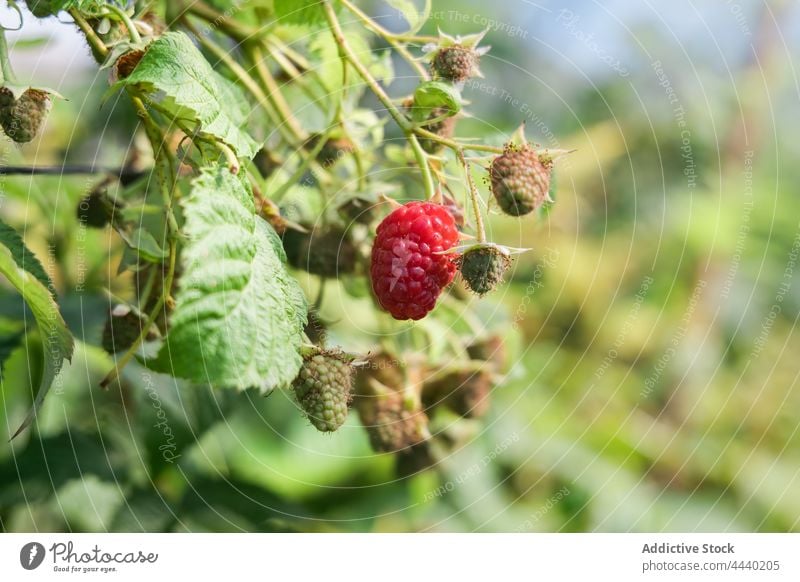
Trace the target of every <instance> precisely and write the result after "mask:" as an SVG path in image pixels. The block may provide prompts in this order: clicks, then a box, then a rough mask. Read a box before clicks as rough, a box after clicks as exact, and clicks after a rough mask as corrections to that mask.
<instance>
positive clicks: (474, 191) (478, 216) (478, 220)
mask: <svg viewBox="0 0 800 582" xmlns="http://www.w3.org/2000/svg"><path fill="white" fill-rule="evenodd" d="M456 156H458V161H459V162H461V167H462V168H463V169H464V176H465V178H466V179H467V186H468V187H469V197H470V200H471V201H472V211H473V212H474V214H475V228H476V230H477V231H478V242H479V243H485V242H486V230H485V229H484V226H483V214H482V213H481V208H480V202H479V200H480V198H479V196H478V188H477V187H476V186H475V180H473V179H472V172H471V171H470V169H469V162H467V159H466V158H465V157H464V150H458V151H457V152H456Z"/></svg>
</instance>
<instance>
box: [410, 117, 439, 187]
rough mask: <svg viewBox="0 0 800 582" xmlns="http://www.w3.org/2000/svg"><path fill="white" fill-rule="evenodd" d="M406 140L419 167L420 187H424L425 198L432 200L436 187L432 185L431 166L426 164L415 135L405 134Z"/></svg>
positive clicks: (426, 155) (424, 154)
mask: <svg viewBox="0 0 800 582" xmlns="http://www.w3.org/2000/svg"><path fill="white" fill-rule="evenodd" d="M406 138H407V139H408V143H409V144H410V145H411V151H412V152H414V158H416V160H417V165H419V169H420V171H421V172H422V185H423V186H424V187H425V198H426V199H428V200H432V199H433V198H434V197H435V196H436V186H435V185H434V183H433V174H432V173H431V166H430V164H428V154H426V153H425V150H423V149H422V146H421V145H420V143H419V140H418V139H417V136H416V135H414V134H413V133H411V132H407V133H406Z"/></svg>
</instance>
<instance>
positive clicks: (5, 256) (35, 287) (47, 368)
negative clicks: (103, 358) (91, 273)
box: [0, 244, 74, 438]
mask: <svg viewBox="0 0 800 582" xmlns="http://www.w3.org/2000/svg"><path fill="white" fill-rule="evenodd" d="M0 274H2V275H3V276H4V277H5V278H6V279H8V282H9V283H11V285H12V286H13V287H14V288H15V289H16V290H17V291H19V293H20V294H21V295H22V297H23V299H25V302H26V303H27V304H28V307H30V309H31V311H32V312H33V316H34V318H35V319H36V325H37V326H38V327H39V334H40V335H41V337H42V341H43V342H44V345H45V348H46V349H45V350H44V353H45V357H44V372H43V373H42V381H41V383H40V385H39V391H38V392H37V394H36V398H35V399H34V401H33V407H32V408H31V411H30V412H29V413H28V415H27V416H26V417H25V420H24V421H23V422H22V425H21V426H20V427H19V429H18V430H17V432H15V433H14V435H13V436H12V437H11V438H14V437H15V436H17V435H18V434H19V433H20V432H22V431H23V430H24V429H25V428H26V427H27V426H28V425H30V423H31V422H32V421H33V419H34V418H35V417H36V413H37V412H38V410H39V407H40V406H41V404H42V402H43V401H44V397H45V396H46V395H47V392H48V391H49V390H50V386H51V385H52V384H53V381H54V380H55V378H56V376H57V375H58V372H59V371H60V370H61V367H62V366H63V365H64V360H70V358H72V351H73V349H74V342H73V340H72V335H71V334H70V332H69V330H68V329H67V325H66V323H64V319H63V318H62V317H61V313H60V312H59V310H58V305H57V304H56V302H55V299H54V298H53V295H52V294H51V291H50V289H48V288H47V287H45V285H44V284H43V283H42V281H40V280H39V278H38V277H36V276H35V275H33V274H32V273H31V272H29V271H28V270H26V269H24V268H22V267H21V266H20V265H19V264H18V263H17V259H16V257H15V256H14V252H12V250H11V249H9V248H8V247H7V246H5V245H4V244H0Z"/></svg>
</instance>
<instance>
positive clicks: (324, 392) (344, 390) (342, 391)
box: [293, 349, 353, 432]
mask: <svg viewBox="0 0 800 582" xmlns="http://www.w3.org/2000/svg"><path fill="white" fill-rule="evenodd" d="M293 387H294V393H295V396H297V401H298V402H299V403H300V407H301V408H302V409H303V412H305V413H306V416H308V419H309V420H310V421H311V424H313V425H314V427H315V428H316V429H317V430H319V431H321V432H333V431H335V430H337V429H338V428H339V427H340V426H342V425H343V424H344V422H345V421H346V420H347V410H348V408H349V407H350V401H351V399H352V387H353V366H352V358H351V357H350V356H348V355H346V354H343V353H342V352H338V351H324V350H320V349H316V350H314V351H313V352H312V353H310V354H308V355H305V356H304V357H303V366H302V367H301V368H300V373H299V374H298V375H297V378H295V380H294V383H293Z"/></svg>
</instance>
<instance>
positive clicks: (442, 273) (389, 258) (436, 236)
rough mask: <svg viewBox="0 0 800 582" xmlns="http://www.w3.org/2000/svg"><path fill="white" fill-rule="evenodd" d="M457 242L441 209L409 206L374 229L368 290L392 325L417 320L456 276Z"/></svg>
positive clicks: (450, 220) (428, 205)
mask: <svg viewBox="0 0 800 582" xmlns="http://www.w3.org/2000/svg"><path fill="white" fill-rule="evenodd" d="M457 242H458V230H457V229H456V224H455V221H454V220H453V216H452V215H451V214H450V213H449V212H448V211H447V209H446V208H445V207H444V206H441V205H439V204H433V203H430V202H409V203H408V204H406V205H404V206H401V207H400V208H398V209H396V210H395V211H393V212H392V213H391V214H390V215H389V216H387V217H386V218H385V219H384V220H383V222H381V223H380V225H378V234H377V236H376V237H375V243H374V246H373V247H372V265H371V268H370V273H371V275H372V289H373V290H374V291H375V295H376V296H377V298H378V301H379V302H380V304H381V307H383V308H384V309H385V310H386V311H388V312H389V313H391V314H392V317H394V318H395V319H422V318H423V317H425V316H426V315H427V314H428V312H429V311H431V310H432V309H433V308H434V306H435V305H436V299H437V298H438V297H439V294H440V293H441V292H442V289H444V288H445V287H447V285H449V284H450V283H451V282H452V280H453V276H454V275H455V272H456V263H455V260H454V256H453V255H450V254H443V253H442V251H447V250H449V249H451V248H452V247H453V246H455V244H456V243H457Z"/></svg>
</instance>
